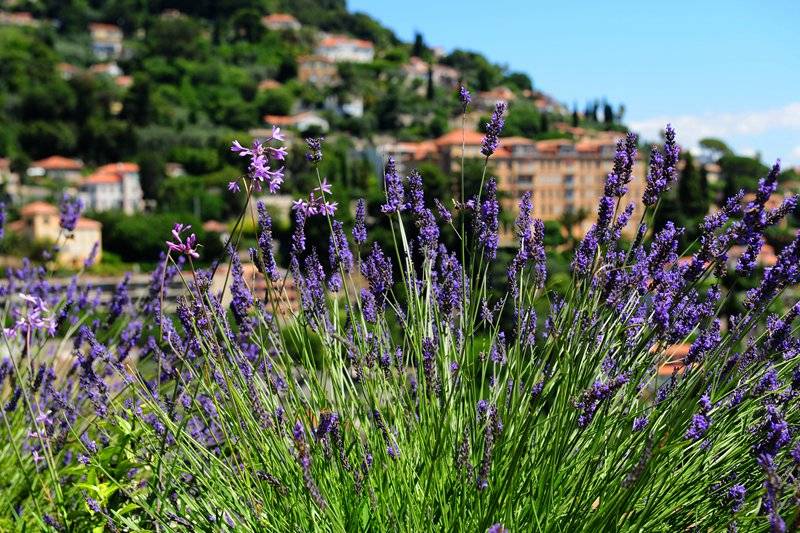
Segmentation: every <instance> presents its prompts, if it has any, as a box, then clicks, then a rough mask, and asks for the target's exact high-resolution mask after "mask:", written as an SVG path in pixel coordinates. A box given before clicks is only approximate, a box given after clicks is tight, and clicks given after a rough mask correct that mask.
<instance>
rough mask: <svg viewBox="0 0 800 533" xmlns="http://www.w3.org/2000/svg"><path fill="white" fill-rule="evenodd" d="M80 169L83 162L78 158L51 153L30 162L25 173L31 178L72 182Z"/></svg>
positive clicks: (75, 179) (77, 176) (79, 172)
mask: <svg viewBox="0 0 800 533" xmlns="http://www.w3.org/2000/svg"><path fill="white" fill-rule="evenodd" d="M81 171H83V163H82V162H81V161H80V160H78V159H70V158H68V157H62V156H60V155H51V156H50V157H46V158H44V159H40V160H39V161H34V162H33V163H31V166H29V167H28V170H27V174H28V176H30V177H32V178H39V177H45V178H49V179H53V180H63V181H67V182H70V183H72V182H75V181H78V180H79V179H80V177H81Z"/></svg>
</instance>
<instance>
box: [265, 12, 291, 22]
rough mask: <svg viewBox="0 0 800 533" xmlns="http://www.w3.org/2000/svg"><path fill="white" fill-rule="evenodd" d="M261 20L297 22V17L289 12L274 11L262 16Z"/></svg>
mask: <svg viewBox="0 0 800 533" xmlns="http://www.w3.org/2000/svg"><path fill="white" fill-rule="evenodd" d="M261 20H262V21H263V22H297V19H296V18H294V17H293V16H292V15H290V14H289V13H273V14H272V15H267V16H265V17H262V18H261Z"/></svg>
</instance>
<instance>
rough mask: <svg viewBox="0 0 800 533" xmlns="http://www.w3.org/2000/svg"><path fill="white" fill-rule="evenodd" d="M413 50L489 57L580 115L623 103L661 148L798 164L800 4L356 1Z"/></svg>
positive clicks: (788, 0) (353, 5) (735, 0)
mask: <svg viewBox="0 0 800 533" xmlns="http://www.w3.org/2000/svg"><path fill="white" fill-rule="evenodd" d="M348 6H349V7H350V9H352V10H355V11H364V12H366V13H369V14H370V15H372V16H374V17H376V18H377V19H378V20H380V21H381V22H382V23H383V24H385V25H386V26H388V27H390V28H392V29H393V30H394V31H395V32H396V33H397V34H398V36H399V37H401V38H402V39H404V40H411V39H412V38H413V35H414V32H415V31H420V32H421V33H422V34H423V35H424V36H425V40H426V42H427V43H428V44H429V45H439V46H443V47H444V48H445V49H446V50H451V49H453V48H465V49H471V50H477V51H480V52H482V53H484V54H486V55H487V56H488V57H489V58H490V59H491V60H493V61H496V62H500V63H504V64H507V65H508V66H509V67H510V68H511V69H513V70H521V71H523V72H526V73H528V74H529V75H530V76H531V78H532V79H533V82H534V85H535V86H537V87H539V88H540V89H542V90H544V91H547V92H549V93H551V94H553V95H554V96H556V97H558V98H559V99H560V100H562V101H564V102H565V103H568V104H570V105H572V102H578V104H579V106H580V107H581V108H583V105H584V103H585V101H586V100H587V99H589V98H595V97H606V98H608V99H609V100H610V101H612V102H614V103H617V102H622V103H624V104H625V106H626V109H627V112H626V122H627V123H628V124H630V125H632V126H633V127H634V128H635V129H636V130H637V131H639V132H641V133H642V134H643V135H644V137H645V138H650V139H655V138H656V135H657V132H658V128H659V127H660V126H661V127H663V124H664V123H666V122H667V121H670V122H672V123H673V125H675V127H676V129H677V131H678V136H679V139H680V140H681V142H682V143H683V144H686V145H689V146H691V145H693V144H694V143H696V141H697V140H698V139H700V138H702V137H704V136H717V137H720V138H723V139H725V140H726V141H727V142H728V143H729V144H730V145H731V146H733V147H734V148H735V149H736V150H737V151H741V152H744V153H748V152H749V153H752V152H759V153H761V154H762V156H763V158H764V159H767V160H771V159H774V158H776V157H780V158H781V159H782V160H783V161H784V162H785V163H787V164H794V165H800V1H797V0H782V1H778V0H776V1H765V2H754V1H739V0H728V1H723V0H695V1H692V2H685V1H672V2H669V1H667V2H642V1H641V0H640V1H638V2H632V1H607V2H595V1H586V2H576V1H569V0H560V1H558V0H557V1H554V0H549V1H546V2H542V1H538V0H535V1H533V0H528V1H526V0H499V1H494V2H488V1H484V2H478V1H472V0H461V1H459V2H453V1H436V0H424V1H423V0H404V1H402V2H397V1H391V2H390V1H387V0H348Z"/></svg>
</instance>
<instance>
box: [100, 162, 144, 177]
mask: <svg viewBox="0 0 800 533" xmlns="http://www.w3.org/2000/svg"><path fill="white" fill-rule="evenodd" d="M97 172H102V173H118V174H131V173H134V172H139V165H137V164H136V163H131V162H130V161H125V162H119V163H108V164H107V165H103V166H102V167H100V168H98V169H97Z"/></svg>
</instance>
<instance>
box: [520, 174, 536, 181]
mask: <svg viewBox="0 0 800 533" xmlns="http://www.w3.org/2000/svg"><path fill="white" fill-rule="evenodd" d="M517 183H533V176H532V175H531V174H520V175H519V176H518V177H517Z"/></svg>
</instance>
